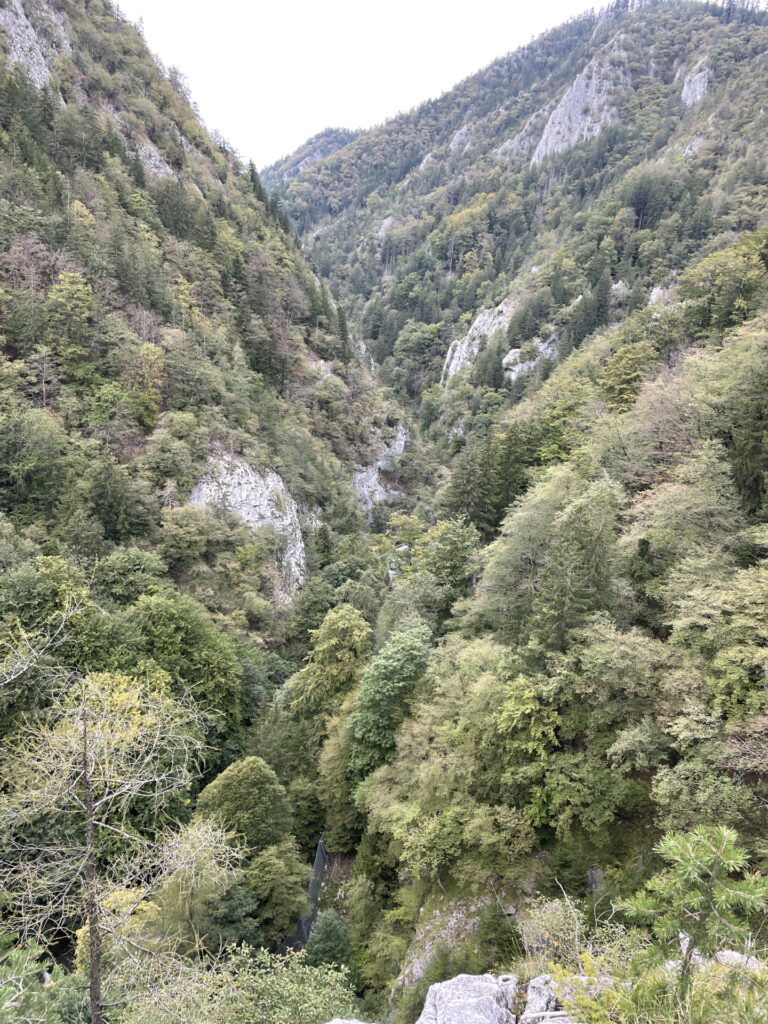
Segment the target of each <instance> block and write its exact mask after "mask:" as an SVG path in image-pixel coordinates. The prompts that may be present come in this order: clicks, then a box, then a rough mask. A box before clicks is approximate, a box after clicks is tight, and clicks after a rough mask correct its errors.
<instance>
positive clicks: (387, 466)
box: [352, 424, 411, 515]
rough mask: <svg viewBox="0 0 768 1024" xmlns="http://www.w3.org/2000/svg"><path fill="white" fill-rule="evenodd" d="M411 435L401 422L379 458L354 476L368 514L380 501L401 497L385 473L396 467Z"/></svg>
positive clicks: (354, 483) (356, 488)
mask: <svg viewBox="0 0 768 1024" xmlns="http://www.w3.org/2000/svg"><path fill="white" fill-rule="evenodd" d="M410 437H411V432H410V430H408V428H407V427H404V426H403V425H402V424H400V425H399V426H398V427H397V430H396V431H395V436H394V438H393V439H392V440H391V441H389V442H386V443H384V444H382V446H381V449H380V454H379V457H378V459H376V461H375V462H373V463H371V465H370V466H363V468H362V469H358V471H357V472H356V473H355V475H354V476H353V477H352V487H353V488H354V490H355V493H356V494H357V497H358V500H359V502H360V505H361V506H362V508H363V511H364V512H366V514H368V515H370V514H371V512H372V510H373V506H374V505H376V504H378V502H380V501H397V499H398V498H399V497H400V492H399V491H397V490H395V489H394V488H393V487H391V486H390V485H389V484H387V482H386V480H385V479H384V476H383V474H385V473H391V472H392V470H393V469H394V468H395V463H396V460H397V458H398V457H399V456H400V455H402V454H403V452H404V451H405V446H406V444H408V441H409V440H410Z"/></svg>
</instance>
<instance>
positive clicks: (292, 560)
mask: <svg viewBox="0 0 768 1024" xmlns="http://www.w3.org/2000/svg"><path fill="white" fill-rule="evenodd" d="M188 504H189V505H192V506H196V507H201V506H209V507H216V506H219V507H223V508H226V509H228V510H229V511H231V512H234V513H236V514H237V515H239V516H240V518H241V519H243V520H244V521H245V522H246V523H247V524H248V525H249V526H250V527H252V528H253V529H258V528H260V527H264V526H271V527H273V528H274V531H275V533H276V534H277V538H278V551H277V558H278V568H279V582H278V585H277V587H276V589H275V599H276V600H277V601H278V602H280V603H286V602H287V601H289V600H290V599H291V598H292V597H293V595H294V594H296V592H297V591H298V590H300V589H301V587H302V586H303V585H304V582H305V580H306V576H307V556H306V551H305V548H304V538H303V537H302V533H301V524H300V522H299V509H298V506H297V504H296V502H295V501H294V500H293V498H292V496H291V494H290V492H289V490H288V488H287V487H286V485H285V481H284V480H283V478H282V477H281V476H280V475H279V474H278V473H276V472H275V471H274V470H272V469H268V470H265V471H264V472H262V473H257V472H256V470H255V469H253V467H252V466H250V465H249V464H248V463H247V462H246V461H245V459H242V458H239V457H238V456H236V455H228V454H224V453H217V454H216V455H213V456H212V457H211V458H210V460H209V468H208V472H207V473H206V474H205V475H204V476H203V477H201V479H200V480H199V481H198V482H197V484H196V485H195V487H194V489H193V490H192V493H191V494H190V495H189V499H188Z"/></svg>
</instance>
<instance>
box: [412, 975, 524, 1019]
mask: <svg viewBox="0 0 768 1024" xmlns="http://www.w3.org/2000/svg"><path fill="white" fill-rule="evenodd" d="M516 996H517V978H516V977H515V976H514V975H513V974H505V975H501V976H500V977H495V976H494V975H492V974H482V975H475V974H460V975H458V977H456V978H452V979H451V980H450V981H443V982H440V984H438V985H432V986H431V987H430V989H429V992H428V993H427V1000H426V1002H425V1004H424V1010H423V1011H422V1014H421V1016H420V1017H419V1019H418V1021H417V1024H515V1015H514V1013H513V1012H512V1011H513V1008H514V1004H515V997H516Z"/></svg>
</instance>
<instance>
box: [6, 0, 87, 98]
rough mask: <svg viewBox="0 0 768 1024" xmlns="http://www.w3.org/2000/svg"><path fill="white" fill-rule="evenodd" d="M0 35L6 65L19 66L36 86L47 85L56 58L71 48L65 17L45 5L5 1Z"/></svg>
mask: <svg viewBox="0 0 768 1024" xmlns="http://www.w3.org/2000/svg"><path fill="white" fill-rule="evenodd" d="M0 34H1V35H2V40H1V42H2V44H3V48H4V49H5V52H6V53H7V55H8V61H9V63H10V64H20V65H21V67H22V68H23V69H24V71H25V72H26V74H27V76H28V77H29V78H30V80H31V81H32V82H34V84H35V85H36V86H38V87H41V86H43V85H47V84H48V81H49V80H50V77H51V70H52V68H53V65H54V63H55V61H56V58H57V57H58V55H59V54H60V53H62V52H64V51H67V52H68V51H70V50H71V49H72V43H71V41H70V37H69V26H68V23H67V18H66V15H65V14H63V13H62V12H60V11H55V10H53V9H52V8H51V7H49V6H47V5H45V4H41V3H38V4H29V3H28V4H24V3H22V0H6V2H5V3H4V4H3V6H2V7H0Z"/></svg>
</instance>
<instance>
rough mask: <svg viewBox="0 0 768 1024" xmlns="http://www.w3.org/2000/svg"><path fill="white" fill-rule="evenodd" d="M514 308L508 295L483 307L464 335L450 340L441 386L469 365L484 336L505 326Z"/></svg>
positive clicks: (475, 355) (512, 301)
mask: <svg viewBox="0 0 768 1024" xmlns="http://www.w3.org/2000/svg"><path fill="white" fill-rule="evenodd" d="M514 309H515V300H514V299H513V298H512V297H511V296H509V297H507V298H506V299H504V301H503V302H500V303H499V305H498V306H496V307H495V309H484V310H483V312H482V313H478V315H477V316H476V317H475V319H474V321H473V323H472V326H471V327H470V328H469V330H468V331H467V333H466V334H465V335H464V337H463V338H459V339H458V340H456V341H452V342H451V347H450V348H449V349H448V352H447V354H446V357H445V363H444V364H443V373H442V376H441V378H440V384H441V385H442V386H443V387H445V385H446V384H447V383H448V381H449V380H450V379H451V377H455V376H456V374H457V373H458V372H459V370H463V369H464V367H465V366H469V365H470V363H473V362H474V361H475V359H476V358H477V354H478V352H479V351H480V345H481V343H482V341H483V339H484V338H489V337H490V336H491V335H492V334H495V332H496V331H500V330H501V329H502V328H504V327H506V326H507V324H508V323H509V321H510V320H511V319H512V313H513V312H514Z"/></svg>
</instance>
